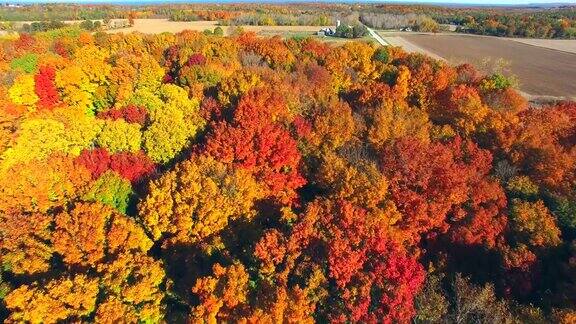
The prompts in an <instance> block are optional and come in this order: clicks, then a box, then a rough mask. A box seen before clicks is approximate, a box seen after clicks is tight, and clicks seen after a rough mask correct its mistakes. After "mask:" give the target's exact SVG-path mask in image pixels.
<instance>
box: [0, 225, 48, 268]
mask: <svg viewBox="0 0 576 324" xmlns="http://www.w3.org/2000/svg"><path fill="white" fill-rule="evenodd" d="M51 225H52V217H51V216H48V215H44V214H32V215H25V214H6V215H1V214H0V238H1V239H0V253H1V255H2V258H1V259H0V260H1V261H2V266H3V268H4V269H8V270H9V271H10V272H12V273H17V274H23V273H27V274H33V273H38V272H45V271H48V269H49V267H50V263H49V262H50V258H51V257H52V252H53V250H54V249H53V247H52V246H50V244H48V242H49V241H50V237H51V234H52V232H51V230H50V227H51Z"/></svg>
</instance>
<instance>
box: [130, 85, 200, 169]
mask: <svg viewBox="0 0 576 324" xmlns="http://www.w3.org/2000/svg"><path fill="white" fill-rule="evenodd" d="M141 93H146V91H142V92H141ZM158 99H160V100H158ZM147 101H148V102H147V105H146V106H148V107H149V110H150V126H148V128H147V129H146V130H145V131H144V135H143V137H144V138H143V140H144V144H143V145H144V150H145V151H146V153H147V154H148V156H149V157H150V158H151V159H152V160H153V161H154V162H157V163H166V162H168V161H170V160H171V159H173V158H174V157H175V156H176V155H177V154H179V153H180V152H181V151H182V150H183V149H184V148H186V146H188V145H189V144H190V143H191V140H192V139H193V138H194V136H195V135H196V133H197V132H198V131H199V130H200V129H201V128H202V127H204V124H205V121H204V120H203V119H202V118H201V117H200V114H199V111H198V110H199V103H198V101H197V100H195V99H189V98H188V94H187V93H186V91H185V90H184V89H182V88H180V87H178V86H175V85H169V84H167V85H163V86H162V88H161V90H160V98H154V97H153V96H152V97H151V98H149V100H147Z"/></svg>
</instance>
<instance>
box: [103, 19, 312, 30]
mask: <svg viewBox="0 0 576 324" xmlns="http://www.w3.org/2000/svg"><path fill="white" fill-rule="evenodd" d="M216 27H218V22H217V21H170V20H168V19H135V20H134V26H132V27H128V28H120V29H114V30H109V31H107V32H109V33H130V32H140V33H145V34H159V33H163V32H170V33H178V32H181V31H183V30H187V29H188V30H196V31H204V30H206V29H214V28H216ZM221 28H222V29H223V30H224V34H229V32H230V30H231V29H233V28H235V27H234V26H221ZM320 28H322V27H320V26H242V29H243V30H245V31H253V32H256V33H267V34H270V33H275V34H278V33H283V32H293V33H304V32H310V33H313V32H316V31H318V30H319V29H320Z"/></svg>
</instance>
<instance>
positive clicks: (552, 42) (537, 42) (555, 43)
mask: <svg viewBox="0 0 576 324" xmlns="http://www.w3.org/2000/svg"><path fill="white" fill-rule="evenodd" d="M514 41H516V42H520V43H524V44H528V45H533V46H538V47H545V48H549V49H555V50H558V51H563V52H569V53H575V54H576V39H526V38H515V39H514Z"/></svg>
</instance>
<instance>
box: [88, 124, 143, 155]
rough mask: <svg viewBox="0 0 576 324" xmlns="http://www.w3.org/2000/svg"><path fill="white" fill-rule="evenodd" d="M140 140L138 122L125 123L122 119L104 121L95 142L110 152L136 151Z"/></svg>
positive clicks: (138, 148)
mask: <svg viewBox="0 0 576 324" xmlns="http://www.w3.org/2000/svg"><path fill="white" fill-rule="evenodd" d="M141 142H142V133H141V131H140V125H139V124H131V123H127V122H126V121H124V120H123V119H118V120H111V119H107V120H106V121H105V122H104V126H103V127H102V131H101V132H100V134H99V135H98V138H97V139H96V143H97V144H98V145H99V146H100V147H103V148H105V149H107V150H108V151H110V152H113V153H114V152H120V151H128V152H138V151H139V150H140V146H141Z"/></svg>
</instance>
